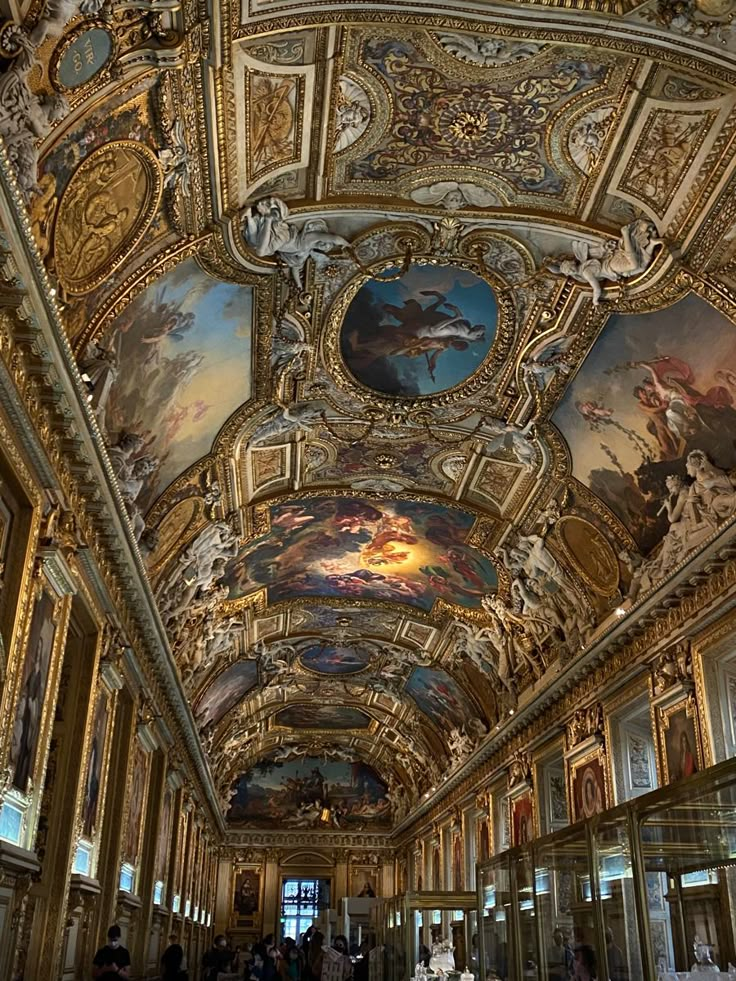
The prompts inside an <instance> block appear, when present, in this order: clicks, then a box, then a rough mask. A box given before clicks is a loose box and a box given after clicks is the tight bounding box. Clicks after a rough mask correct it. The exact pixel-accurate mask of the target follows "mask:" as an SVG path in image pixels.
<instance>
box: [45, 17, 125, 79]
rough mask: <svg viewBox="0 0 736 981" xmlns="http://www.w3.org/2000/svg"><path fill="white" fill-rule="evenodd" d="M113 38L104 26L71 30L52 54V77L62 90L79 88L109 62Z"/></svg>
mask: <svg viewBox="0 0 736 981" xmlns="http://www.w3.org/2000/svg"><path fill="white" fill-rule="evenodd" d="M114 52H115V39H114V37H113V35H112V34H111V33H110V32H109V31H108V30H106V29H105V28H103V27H96V26H95V27H89V28H87V27H85V29H84V30H77V31H72V32H71V33H70V34H68V35H67V36H66V37H65V38H63V40H62V42H61V44H60V45H59V47H58V48H57V50H56V51H55V52H54V57H53V59H52V63H51V69H50V71H51V75H52V78H53V79H54V80H55V81H56V82H57V83H58V84H59V85H60V86H61V87H62V88H65V89H70V90H72V89H78V88H80V87H81V86H82V85H86V84H87V83H88V82H91V81H92V79H93V78H94V77H95V76H96V75H99V73H100V72H101V71H102V69H103V68H104V67H105V66H106V65H107V64H108V63H109V61H110V60H111V58H112V56H113V54H114Z"/></svg>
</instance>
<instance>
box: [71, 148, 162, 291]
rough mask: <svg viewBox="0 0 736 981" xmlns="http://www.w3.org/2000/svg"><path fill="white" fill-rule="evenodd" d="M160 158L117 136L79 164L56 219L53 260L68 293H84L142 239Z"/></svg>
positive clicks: (157, 186)
mask: <svg viewBox="0 0 736 981" xmlns="http://www.w3.org/2000/svg"><path fill="white" fill-rule="evenodd" d="M161 192H162V180H161V168H160V167H159V165H158V161H157V160H156V157H155V156H154V154H153V151H151V150H149V148H148V147H147V146H144V145H143V144H142V143H135V142H134V141H133V140H118V141H116V142H114V143H106V144H105V145H104V146H101V147H98V149H97V150H95V151H94V152H93V153H91V154H90V155H89V156H88V157H87V158H86V159H85V160H83V161H82V163H81V164H80V165H79V166H78V167H77V169H76V170H75V171H74V173H73V174H72V176H71V179H70V181H69V184H68V185H67V187H66V190H65V191H64V194H63V197H62V199H61V204H60V205H59V211H58V215H57V218H56V232H55V236H54V260H55V265H56V273H57V275H58V277H59V282H60V283H61V285H62V286H63V287H64V289H65V290H67V292H69V293H88V292H89V291H90V290H91V289H94V287H95V286H97V285H99V284H100V283H101V282H102V281H103V280H105V279H107V277H108V276H109V275H110V274H111V273H112V272H113V271H114V270H115V269H117V268H118V266H120V265H121V264H122V263H123V262H124V261H125V259H126V258H127V257H128V256H129V255H130V253H131V252H132V251H133V249H134V248H135V247H136V245H137V244H138V243H139V242H140V240H141V238H142V237H143V235H144V233H145V231H146V229H147V228H148V226H149V225H150V223H151V220H152V219H153V216H154V215H155V213H156V211H157V209H158V206H159V202H160V200H161Z"/></svg>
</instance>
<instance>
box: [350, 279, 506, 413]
mask: <svg viewBox="0 0 736 981" xmlns="http://www.w3.org/2000/svg"><path fill="white" fill-rule="evenodd" d="M497 323H498V305H497V302H496V295H495V293H494V292H493V289H492V288H491V286H490V285H489V284H488V283H487V282H486V281H485V280H483V279H481V278H480V277H479V276H476V275H475V273H473V272H471V271H470V270H468V269H464V268H462V267H459V266H455V265H450V264H445V265H434V264H432V265H430V264H427V265H417V264H415V265H413V266H411V268H410V269H409V270H408V271H407V272H405V273H404V274H403V275H401V276H399V277H398V278H391V279H368V280H367V281H366V282H364V283H363V284H362V285H361V286H360V288H359V289H358V291H357V293H356V294H355V296H354V297H353V298H352V300H351V301H350V304H349V305H348V307H347V310H346V312H345V317H344V319H343V322H342V327H341V330H340V348H341V352H342V357H343V360H344V362H345V366H346V367H347V369H348V371H349V372H350V374H351V375H352V376H353V378H355V380H356V381H358V382H359V383H360V384H362V385H364V386H365V387H366V388H369V389H372V390H373V391H377V392H382V393H383V394H385V395H393V396H399V397H404V398H416V397H417V396H420V397H421V396H432V395H436V394H437V393H439V392H446V391H447V390H448V389H452V388H456V387H457V386H458V385H461V384H462V383H463V382H465V381H467V380H468V379H469V378H470V377H471V376H473V375H474V374H475V373H476V372H477V371H478V369H479V368H480V367H481V365H482V364H483V363H484V361H485V360H486V358H487V357H488V354H489V352H490V350H491V347H492V345H493V341H494V338H495V336H496V327H497Z"/></svg>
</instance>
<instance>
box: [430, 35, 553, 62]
mask: <svg viewBox="0 0 736 981" xmlns="http://www.w3.org/2000/svg"><path fill="white" fill-rule="evenodd" d="M437 40H438V41H439V43H440V46H441V47H442V48H444V49H445V51H447V52H448V54H451V55H454V56H455V58H457V59H458V61H466V62H469V63H470V64H472V65H482V66H484V67H494V66H497V65H512V64H515V63H516V62H518V61H524V60H526V59H527V58H531V57H532V56H533V55H535V54H537V53H538V52H539V51H541V49H542V45H541V44H534V43H533V42H531V41H506V40H504V39H503V38H500V37H488V36H487V35H485V34H455V33H453V32H450V31H443V33H442V34H438V35H437Z"/></svg>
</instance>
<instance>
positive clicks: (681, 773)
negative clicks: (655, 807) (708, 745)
mask: <svg viewBox="0 0 736 981" xmlns="http://www.w3.org/2000/svg"><path fill="white" fill-rule="evenodd" d="M658 711H659V716H660V725H659V731H660V751H661V764H662V775H663V777H664V781H663V782H664V783H665V784H668V783H674V781H675V780H684V779H685V778H686V777H690V776H692V775H693V773H697V772H698V771H699V770H702V769H703V747H702V743H701V739H700V727H699V723H698V707H697V705H696V703H695V699H694V698H693V697H692V695H688V696H687V697H686V698H684V699H681V700H680V701H679V702H675V703H674V704H673V705H670V706H668V707H667V708H660V709H659V710H658Z"/></svg>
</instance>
